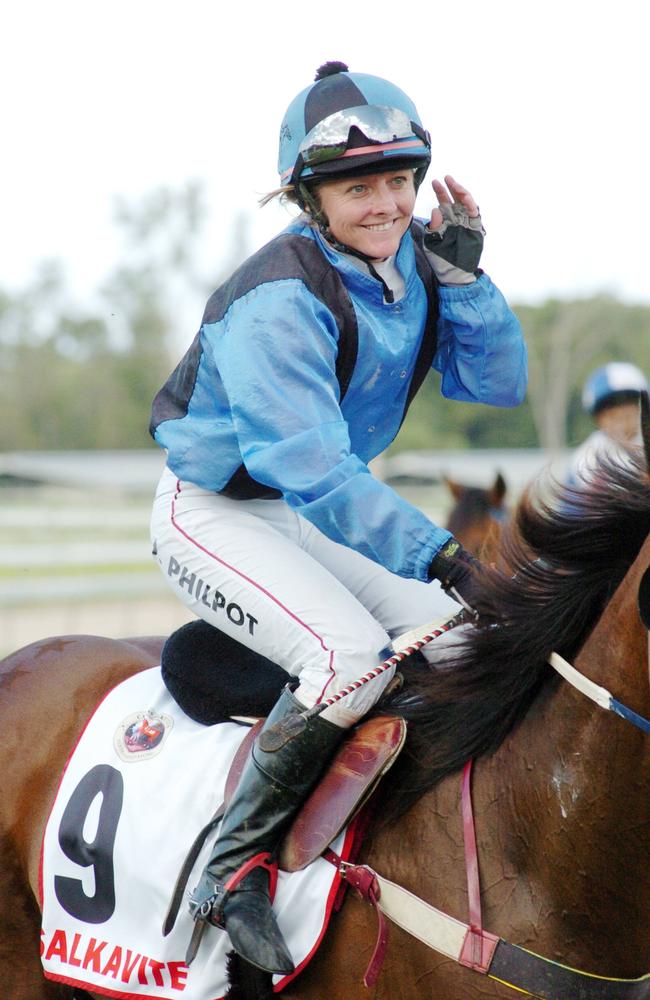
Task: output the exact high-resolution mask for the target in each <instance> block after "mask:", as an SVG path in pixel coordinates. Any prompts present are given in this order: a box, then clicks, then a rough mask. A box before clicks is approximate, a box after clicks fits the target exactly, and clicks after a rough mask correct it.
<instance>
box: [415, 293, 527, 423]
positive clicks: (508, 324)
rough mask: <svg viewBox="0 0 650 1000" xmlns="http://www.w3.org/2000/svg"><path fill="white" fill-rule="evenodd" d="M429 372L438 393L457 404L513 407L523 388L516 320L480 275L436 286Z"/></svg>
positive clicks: (522, 359)
mask: <svg viewBox="0 0 650 1000" xmlns="http://www.w3.org/2000/svg"><path fill="white" fill-rule="evenodd" d="M438 291H439V294H440V314H439V319H438V349H437V352H436V356H435V358H434V362H433V364H434V368H436V369H437V371H439V372H440V373H441V375H442V387H441V388H442V394H443V396H446V397H448V398H449V399H458V400H461V401H463V402H471V403H488V404H489V405H491V406H508V407H510V406H518V405H519V404H520V403H521V402H523V399H524V396H525V394H526V386H527V383H528V356H527V352H526V344H525V342H524V338H523V334H522V331H521V326H520V324H519V320H518V319H517V317H516V316H515V314H514V313H513V312H512V310H511V309H510V307H509V306H508V304H507V302H506V300H505V299H504V297H503V295H502V294H501V292H500V291H499V289H498V288H497V287H496V285H493V284H492V282H491V281H490V279H489V278H488V276H487V275H486V274H482V275H481V276H480V277H479V279H478V281H475V282H474V283H473V284H470V285H455V286H451V285H441V286H440V287H439V289H438Z"/></svg>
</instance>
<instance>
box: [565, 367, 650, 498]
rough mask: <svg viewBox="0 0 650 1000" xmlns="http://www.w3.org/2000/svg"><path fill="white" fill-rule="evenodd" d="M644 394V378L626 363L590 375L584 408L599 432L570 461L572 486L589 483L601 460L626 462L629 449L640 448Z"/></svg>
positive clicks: (583, 444)
mask: <svg viewBox="0 0 650 1000" xmlns="http://www.w3.org/2000/svg"><path fill="white" fill-rule="evenodd" d="M644 390H645V391H648V380H647V379H646V377H645V375H644V374H643V372H642V371H641V370H640V369H639V368H637V367H636V366H635V365H631V364H628V363H627V362H625V361H612V362H610V363H609V364H607V365H603V366H602V367H601V368H596V370H595V371H593V372H592V373H591V375H589V377H588V379H587V381H586V382H585V385H584V389H583V393H582V405H583V406H584V408H585V410H586V411H587V413H589V414H590V415H591V416H592V418H593V420H594V423H595V424H596V429H595V430H594V431H593V432H592V433H591V434H590V435H589V437H588V438H587V439H586V440H585V441H583V443H582V444H581V445H580V446H579V447H578V448H576V450H575V452H574V454H573V456H572V458H571V463H570V467H569V473H568V480H569V483H570V484H577V483H579V482H580V481H584V480H589V479H590V478H591V477H592V475H593V472H594V469H595V466H596V465H597V463H598V461H599V460H600V459H602V458H605V459H608V458H609V459H614V460H616V461H621V460H622V461H625V460H626V457H627V456H629V453H630V452H629V449H630V447H631V446H634V445H640V444H641V423H640V411H639V396H640V393H641V392H642V391H644Z"/></svg>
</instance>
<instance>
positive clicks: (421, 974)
mask: <svg viewBox="0 0 650 1000" xmlns="http://www.w3.org/2000/svg"><path fill="white" fill-rule="evenodd" d="M643 427H644V444H645V461H644V460H643V459H642V457H641V456H639V458H638V461H637V462H636V463H635V466H634V468H628V467H626V468H622V467H618V466H616V465H612V464H610V465H604V466H603V467H602V470H601V474H600V476H599V478H598V479H597V481H594V482H593V483H591V484H590V485H589V488H585V489H582V490H581V489H569V488H566V487H560V486H558V487H557V490H556V495H555V499H554V501H553V502H551V501H550V500H549V499H548V494H547V493H545V497H546V499H545V500H544V501H543V502H542V501H539V500H536V498H535V496H534V494H533V493H528V494H525V495H524V497H523V499H522V500H521V501H520V502H519V504H518V507H517V511H516V515H515V518H514V522H513V525H512V527H511V529H509V531H508V532H507V534H506V536H505V537H504V539H503V541H502V547H501V552H500V563H499V567H500V572H497V571H492V572H490V573H489V574H487V573H486V576H485V581H484V582H485V587H484V598H483V600H482V601H481V605H480V608H479V611H480V619H479V622H478V624H477V625H476V626H474V627H472V628H469V629H467V630H466V633H465V637H464V642H463V646H462V650H461V652H460V654H459V656H458V658H457V659H455V660H454V663H453V666H452V668H450V669H437V670H435V671H431V670H418V671H417V676H415V677H414V678H409V679H407V682H406V684H405V685H404V687H403V689H402V690H401V691H399V692H398V693H397V694H395V695H394V696H393V698H392V703H391V705H390V710H391V711H394V712H395V713H401V714H402V715H403V716H404V717H405V718H406V719H407V722H408V725H409V737H408V740H407V744H406V747H405V749H404V750H403V751H402V754H401V755H400V757H399V758H398V760H397V763H396V764H395V765H394V767H393V768H392V769H391V771H390V772H389V774H388V775H387V776H386V778H385V779H384V781H383V783H382V785H381V786H380V794H379V799H378V801H377V803H376V806H375V812H374V818H373V821H372V825H371V827H370V829H369V831H368V834H367V837H366V839H365V841H364V843H363V845H362V849H361V854H360V859H359V860H360V861H362V862H363V863H365V864H368V865H370V866H371V867H372V868H373V869H375V870H376V871H377V872H379V873H381V875H383V876H384V877H385V878H388V879H390V880H391V881H393V882H396V883H398V884H399V885H401V886H403V887H404V888H406V889H408V890H410V891H411V892H413V893H415V894H416V895H417V896H419V897H421V898H422V899H424V900H425V901H427V902H429V903H431V904H433V905H435V906H436V907H437V908H438V909H441V910H443V911H444V912H445V913H448V914H450V915H451V916H453V917H456V918H457V919H458V920H461V921H464V922H466V921H467V918H468V913H467V908H468V904H467V889H466V876H465V861H464V849H463V829H462V826H463V824H462V819H461V813H460V807H459V771H460V768H461V767H462V766H463V764H464V763H465V762H466V761H467V760H468V759H471V758H473V759H474V760H475V769H474V778H473V792H474V809H475V819H476V835H477V843H478V862H479V869H480V876H481V888H482V904H483V925H484V927H485V928H486V930H488V931H491V932H492V933H494V934H496V935H499V936H500V937H501V938H504V939H506V940H508V941H510V942H513V943H516V944H517V945H521V946H523V947H525V948H528V949H530V950H531V951H533V952H535V953H537V954H538V955H542V956H544V957H545V958H547V959H549V960H552V961H553V962H559V963H562V964H564V965H567V966H571V967H574V968H578V969H582V970H585V971H586V972H588V973H592V974H594V975H595V976H600V977H619V978H625V979H628V978H633V977H639V976H642V975H644V974H645V973H647V972H650V922H649V921H648V920H647V912H648V908H649V906H650V852H648V849H647V839H648V835H649V834H650V743H649V742H648V741H649V740H650V735H647V734H645V733H643V732H640V731H639V730H638V729H636V728H634V727H633V726H631V725H629V724H628V723H627V722H626V721H625V720H623V719H621V718H619V717H617V716H616V715H614V714H612V713H611V712H606V711H603V710H602V709H601V708H600V707H598V706H597V705H594V704H593V703H592V702H591V701H589V700H588V699H587V698H585V697H584V696H583V695H582V694H581V693H579V692H577V691H576V690H575V689H574V688H573V687H571V686H569V685H568V684H567V683H565V682H564V681H563V680H562V679H560V678H559V677H558V676H557V675H556V674H554V673H553V672H552V670H551V668H550V667H549V666H548V662H547V661H548V657H549V655H550V653H551V652H552V651H553V650H556V651H557V652H558V653H560V654H561V655H562V656H563V657H564V658H565V659H567V660H571V661H573V662H574V663H575V665H576V667H577V668H578V669H579V670H580V671H582V673H583V674H585V675H586V676H588V677H589V678H591V680H592V681H595V682H596V683H597V684H599V685H604V684H606V685H607V686H608V687H609V688H611V690H612V691H613V692H615V695H616V697H617V698H618V699H619V700H620V701H622V702H624V703H625V704H626V705H629V706H631V707H632V708H633V709H634V711H636V712H637V713H640V714H642V715H644V716H645V717H648V715H650V688H649V683H648V631H647V615H644V618H645V624H644V620H642V618H641V616H640V614H639V608H638V604H637V598H638V594H639V591H640V588H641V586H642V580H643V581H645V582H644V584H643V588H644V592H645V594H646V596H647V590H648V577H647V573H648V569H649V567H650V537H649V533H650V479H649V477H648V471H647V468H648V460H649V458H650V417H649V415H648V408H647V400H646V403H645V410H644V423H643ZM505 567H507V572H506V571H504V569H505ZM161 644H162V640H161V639H155V638H154V639H152V640H132V641H128V640H125V641H113V640H106V639H100V638H97V637H90V636H85V637H83V636H77V637H59V638H52V639H47V640H43V641H41V642H37V643H34V644H32V645H30V646H28V647H26V648H25V649H23V650H20V651H19V652H17V653H14V654H13V655H12V656H10V657H8V658H7V659H6V660H5V661H3V662H2V663H1V664H0V682H1V688H0V695H1V697H0V733H1V734H2V760H1V762H0V763H1V771H0V773H1V774H2V796H0V836H1V839H0V860H1V868H0V870H1V871H2V893H1V894H0V930H1V932H2V933H1V935H0V982H2V985H3V989H4V992H5V994H6V995H7V996H8V997H11V1000H50V998H64V997H70V996H71V994H70V992H69V991H68V992H66V987H64V986H60V985H57V984H53V983H48V982H46V981H45V980H44V979H43V978H42V975H41V973H40V963H39V958H38V936H39V913H38V907H37V903H36V900H37V898H38V891H37V890H38V867H39V850H40V842H41V837H42V833H43V828H44V824H45V821H46V816H47V814H48V810H49V807H50V804H51V802H52V799H53V796H54V793H55V787H56V784H57V780H58V773H59V771H60V770H61V768H62V767H63V765H64V762H65V760H66V757H67V755H68V752H69V750H70V748H71V746H72V744H73V743H74V741H75V740H76V738H77V736H78V734H79V732H80V730H81V728H82V727H83V724H84V721H85V720H86V718H87V717H88V716H89V714H90V713H91V711H92V710H93V708H94V706H95V704H96V702H97V701H98V700H99V699H100V698H101V696H102V695H103V694H104V693H105V691H106V690H107V689H108V688H110V687H112V686H113V685H114V684H115V683H116V682H117V681H118V680H120V679H121V678H124V677H126V676H128V675H129V674H131V673H134V672H135V671H138V670H141V669H144V668H146V667H148V666H150V665H153V664H155V663H156V662H157V661H158V657H159V655H160V648H161ZM385 708H386V706H384V707H383V710H385ZM374 937H375V926H374V918H373V915H372V910H370V908H369V907H368V906H367V905H365V904H364V903H362V902H361V901H360V900H358V899H357V897H356V896H355V895H354V894H352V893H348V895H347V898H346V900H345V903H344V905H343V908H342V910H341V911H340V912H339V913H338V914H337V915H336V916H335V917H334V919H333V923H332V926H331V927H330V930H329V931H328V934H327V935H326V937H325V940H324V943H323V945H322V946H321V948H320V950H319V952H318V953H317V955H316V956H315V957H314V959H313V960H312V962H311V963H310V964H309V965H308V966H307V968H306V969H305V970H304V971H303V972H302V973H301V975H300V976H298V977H297V979H296V980H294V982H293V983H291V984H290V985H289V986H288V988H287V989H286V990H285V991H284V995H285V996H287V997H289V998H292V1000H316V998H322V997H323V996H324V995H327V996H328V997H329V998H331V1000H344V998H345V1000H361V998H372V1000H388V998H391V1000H421V998H423V997H427V998H429V997H430V998H432V1000H479V998H481V1000H485V998H503V1000H506V998H508V997H511V998H514V997H515V996H516V995H517V994H516V993H515V991H513V989H511V988H510V987H509V986H506V985H503V984H502V983H499V982H498V981H496V980H494V979H490V978H487V977H485V976H482V975H480V974H479V973H477V972H475V971H473V970H471V969H467V968H464V967H461V966H459V965H458V964H456V963H455V962H454V961H452V960H451V959H447V958H445V957H443V956H441V955H440V954H438V953H437V952H435V951H433V950H430V949H429V948H428V947H427V946H425V945H424V944H422V943H421V942H419V941H418V940H416V939H414V938H412V937H410V936H408V935H407V934H406V933H404V932H403V931H401V930H400V929H399V928H398V927H397V926H393V927H391V938H390V944H389V948H388V952H387V956H386V960H385V962H384V966H383V970H382V973H381V975H380V977H379V979H378V981H377V983H376V985H375V986H373V988H372V989H370V990H368V989H366V987H365V986H364V985H363V982H362V979H363V974H364V971H365V967H366V965H367V962H368V959H369V956H370V953H371V951H372V948H373V945H374ZM519 995H521V994H519ZM537 995H539V994H537ZM546 995H548V994H546ZM613 995H616V996H619V995H620V994H618V993H616V994H613ZM634 995H635V997H638V998H643V997H650V983H647V984H646V986H645V992H638V993H635V994H634ZM248 997H249V995H248V994H246V1000H248ZM206 1000H210V998H206ZM556 1000H557V998H556ZM572 1000H573V995H572Z"/></svg>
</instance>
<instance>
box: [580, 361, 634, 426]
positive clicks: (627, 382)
mask: <svg viewBox="0 0 650 1000" xmlns="http://www.w3.org/2000/svg"><path fill="white" fill-rule="evenodd" d="M648 388H649V387H648V380H647V379H646V377H645V375H644V374H643V372H642V371H641V370H640V369H639V368H637V367H636V365H631V364H629V363H628V362H627V361H611V362H610V363H609V364H607V365H603V366H602V367H601V368H596V370H595V371H593V372H592V373H591V375H590V376H589V378H588V379H587V381H586V382H585V386H584V389H583V393H582V405H583V406H584V408H585V410H586V411H587V413H590V414H591V415H592V416H595V415H596V414H597V413H599V412H600V411H601V410H605V409H608V408H609V407H611V406H620V405H621V403H632V402H635V401H637V400H638V399H639V395H640V393H641V392H644V391H645V392H648Z"/></svg>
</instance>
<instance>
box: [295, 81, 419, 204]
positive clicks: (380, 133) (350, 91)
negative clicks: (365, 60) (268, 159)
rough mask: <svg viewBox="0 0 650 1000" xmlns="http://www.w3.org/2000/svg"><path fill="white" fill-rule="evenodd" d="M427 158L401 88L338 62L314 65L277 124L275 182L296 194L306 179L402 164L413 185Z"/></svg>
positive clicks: (413, 111)
mask: <svg viewBox="0 0 650 1000" xmlns="http://www.w3.org/2000/svg"><path fill="white" fill-rule="evenodd" d="M430 160H431V138H430V136H429V133H428V132H426V131H425V130H424V129H423V127H422V123H421V121H420V117H419V115H418V112H417V109H416V107H415V105H414V104H413V102H412V101H411V99H410V98H409V97H407V95H406V94H405V93H404V91H402V90H400V89H399V87H396V86H395V85H394V84H392V83H389V81H388V80H384V79H382V78H381V77H378V76H368V75H366V74H364V73H350V72H348V68H347V66H346V65H345V64H344V63H340V62H328V63H325V64H324V65H323V66H321V67H320V69H319V70H318V72H317V74H316V79H315V82H314V83H312V84H311V85H310V86H309V87H306V88H305V90H302V91H301V92H300V93H299V94H298V96H297V97H296V98H294V100H293V101H292V102H291V104H290V105H289V108H288V110H287V113H286V114H285V116H284V119H283V121H282V125H281V127H280V153H279V158H278V171H279V173H280V180H281V183H282V185H283V186H285V185H289V184H291V185H293V186H294V188H295V189H296V191H297V192H298V194H299V197H300V195H301V194H303V195H304V191H305V187H306V185H305V182H309V180H310V178H313V179H316V178H320V177H336V176H337V175H339V176H340V175H351V174H355V173H363V172H365V173H368V172H370V171H371V170H389V169H395V170H400V169H402V168H404V167H407V166H408V167H412V168H413V169H414V170H415V174H414V180H415V186H416V189H417V187H418V186H419V185H420V184H421V182H422V180H423V178H424V175H425V173H426V171H427V168H428V166H429V163H430ZM301 189H302V190H301Z"/></svg>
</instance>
